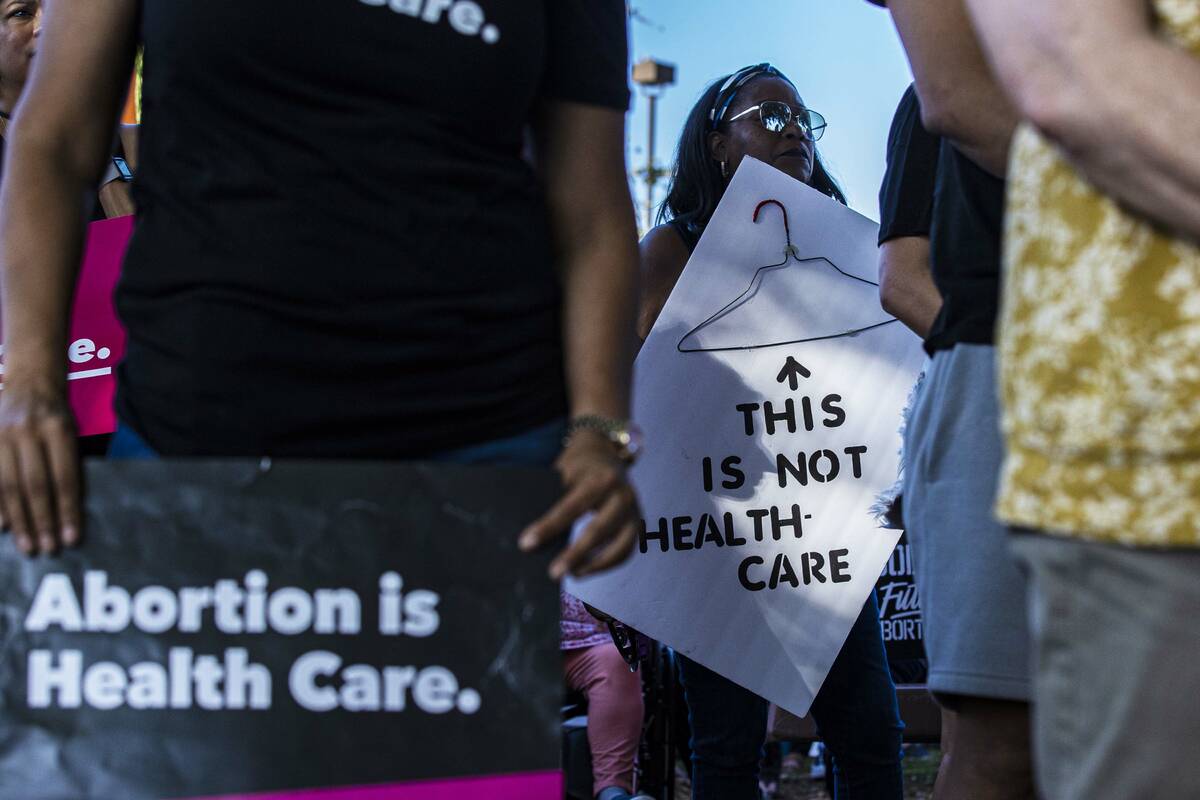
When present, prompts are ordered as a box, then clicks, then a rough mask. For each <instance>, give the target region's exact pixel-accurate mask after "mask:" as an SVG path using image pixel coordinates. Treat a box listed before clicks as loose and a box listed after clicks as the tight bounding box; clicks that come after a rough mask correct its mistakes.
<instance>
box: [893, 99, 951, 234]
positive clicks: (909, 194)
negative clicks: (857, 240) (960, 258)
mask: <svg viewBox="0 0 1200 800" xmlns="http://www.w3.org/2000/svg"><path fill="white" fill-rule="evenodd" d="M940 147H941V139H940V138H939V137H937V136H934V135H933V134H931V133H929V132H928V131H927V130H925V126H923V125H922V124H921V105H920V102H919V101H918V100H917V93H916V90H915V89H914V88H913V87H911V86H910V87H908V91H907V92H905V93H904V97H903V98H902V99H901V100H900V106H899V107H898V108H897V109H896V116H895V117H894V118H893V119H892V130H891V132H890V133H889V134H888V152H887V171H886V172H885V173H884V175H883V185H882V186H881V187H880V188H879V217H880V221H879V243H880V244H883V243H884V242H886V241H887V240H889V239H895V238H897V237H900V236H929V228H930V224H931V218H932V216H933V190H934V184H935V183H936V182H937V164H938V151H939V149H940Z"/></svg>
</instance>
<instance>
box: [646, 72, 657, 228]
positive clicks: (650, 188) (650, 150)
mask: <svg viewBox="0 0 1200 800" xmlns="http://www.w3.org/2000/svg"><path fill="white" fill-rule="evenodd" d="M647 97H648V99H649V100H650V138H649V141H647V142H646V230H650V229H651V228H653V227H654V184H656V183H658V170H657V169H655V167H654V134H655V132H656V130H655V129H656V128H657V122H658V95H656V94H649V93H647Z"/></svg>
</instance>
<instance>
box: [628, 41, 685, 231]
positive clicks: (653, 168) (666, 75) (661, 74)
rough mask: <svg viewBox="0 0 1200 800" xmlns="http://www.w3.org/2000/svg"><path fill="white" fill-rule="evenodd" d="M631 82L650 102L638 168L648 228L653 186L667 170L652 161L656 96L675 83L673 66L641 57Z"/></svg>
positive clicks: (652, 220) (652, 202)
mask: <svg viewBox="0 0 1200 800" xmlns="http://www.w3.org/2000/svg"><path fill="white" fill-rule="evenodd" d="M633 82H634V83H636V84H638V85H639V86H641V87H642V88H643V89H644V90H645V95H646V99H647V100H648V101H649V102H650V108H649V111H650V126H649V131H648V134H649V135H648V139H647V142H646V166H645V168H644V169H642V170H640V173H641V177H642V179H643V180H645V181H646V230H650V228H652V227H654V186H655V184H657V183H658V179H659V178H662V177H664V176H666V174H667V170H665V169H660V168H659V167H658V166H657V165H656V164H655V163H654V138H655V134H656V133H657V131H658V97H659V94H660V93H661V91H662V90H663V89H665V88H666V87H668V86H671V85H672V84H674V83H675V67H674V66H673V65H671V64H665V63H663V62H661V61H655V60H654V59H652V58H647V59H643V60H641V61H639V62H637V63H636V64H634V65H633ZM656 90H658V91H656Z"/></svg>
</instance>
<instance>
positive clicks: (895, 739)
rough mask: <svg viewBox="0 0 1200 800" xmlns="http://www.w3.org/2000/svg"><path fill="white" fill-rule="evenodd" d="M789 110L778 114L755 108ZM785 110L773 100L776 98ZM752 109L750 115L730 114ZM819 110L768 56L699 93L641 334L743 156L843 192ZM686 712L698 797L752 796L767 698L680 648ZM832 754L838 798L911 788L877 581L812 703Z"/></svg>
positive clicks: (645, 251)
mask: <svg viewBox="0 0 1200 800" xmlns="http://www.w3.org/2000/svg"><path fill="white" fill-rule="evenodd" d="M764 103H768V104H782V105H785V106H787V107H789V108H790V109H791V111H790V113H788V114H787V115H786V116H787V117H788V120H787V122H786V123H784V124H783V125H782V127H781V128H779V129H778V130H777V131H776V132H772V131H771V130H769V129H768V128H767V124H768V122H773V123H777V122H779V121H780V119H776V120H773V121H772V120H771V119H770V118H769V117H765V116H760V114H759V113H758V112H755V111H753V109H754V107H755V106H758V107H759V108H760V109H762V108H763V106H762V104H764ZM775 108H776V110H778V105H776V107H775ZM748 110H750V111H751V113H750V114H746V115H745V116H742V117H741V118H740V119H737V120H734V119H733V118H734V117H738V116H739V115H742V114H744V113H745V112H746V111H748ZM823 127H824V120H823V119H821V118H820V117H819V115H813V114H811V112H810V110H809V109H808V108H807V107H805V106H804V102H803V100H802V99H801V98H800V95H799V92H798V91H797V89H796V87H795V86H794V85H793V84H792V82H791V81H790V80H788V79H787V78H786V77H785V76H784V75H783V74H782V73H780V72H779V71H778V70H776V69H775V68H774V67H772V66H770V65H769V64H759V65H756V66H752V67H746V68H744V69H742V70H739V71H738V72H735V73H734V74H733V75H730V76H728V77H726V78H722V79H720V80H717V81H716V82H714V83H713V84H711V85H710V86H709V87H708V89H707V90H706V91H705V92H704V93H703V94H702V95H701V96H700V99H699V100H698V101H697V102H696V105H695V106H694V107H693V109H692V111H691V113H690V114H689V115H688V118H687V122H685V123H684V130H683V133H682V134H681V136H680V140H679V148H678V153H677V155H676V164H675V169H674V172H673V176H674V177H673V179H672V182H671V187H670V190H669V192H668V195H667V199H666V201H665V202H664V204H663V209H662V212H661V213H660V221H661V222H662V224H660V225H658V226H657V227H656V228H654V229H653V230H652V231H650V232H649V233H648V234H646V236H645V238H644V239H643V240H642V271H643V276H644V277H643V282H642V283H643V288H642V301H641V306H640V310H639V314H638V333H639V335H640V336H641V337H642V338H643V339H644V338H645V337H646V336H647V335H648V334H649V332H650V329H651V328H652V327H653V326H654V321H655V319H657V317H658V315H659V313H660V312H661V311H662V308H663V305H664V304H665V303H666V300H667V297H668V296H669V295H670V294H671V290H672V289H673V288H674V286H675V283H676V281H678V280H679V276H680V275H681V274H682V272H683V268H684V266H685V265H686V264H687V261H688V258H689V256H690V255H691V251H692V250H693V249H694V248H695V246H696V243H697V242H698V241H699V239H700V236H701V234H702V233H703V232H704V228H705V226H707V224H708V221H709V220H710V219H711V218H712V214H713V212H714V211H715V210H716V208H717V204H718V203H719V202H720V200H721V195H722V194H724V192H725V187H726V185H727V184H728V182H729V179H730V178H731V177H732V176H733V174H734V173H735V172H736V171H737V168H738V165H739V164H740V163H741V161H742V159H743V158H744V157H745V156H747V155H748V156H751V157H753V158H756V159H758V160H759V161H762V162H764V163H766V164H770V165H771V166H773V167H775V168H776V169H778V170H780V171H781V172H783V173H785V174H787V175H790V176H791V177H793V178H795V179H796V180H799V181H802V182H803V183H806V184H808V185H809V186H812V187H813V188H814V189H817V190H818V191H820V192H822V193H823V194H827V195H829V196H831V197H833V198H834V199H835V200H837V201H838V202H840V203H845V202H846V199H845V196H844V195H843V194H842V191H841V189H840V188H839V187H838V185H837V183H836V182H835V181H834V180H833V178H832V177H831V176H830V175H829V173H828V172H827V171H826V169H825V166H824V164H823V163H822V161H821V158H820V155H819V154H818V152H817V147H816V139H817V138H818V137H819V136H820V134H821V133H822V132H823ZM679 669H680V675H681V677H682V680H683V685H684V692H685V696H686V698H687V705H688V712H689V720H690V723H691V733H692V737H691V747H692V775H693V778H692V797H693V798H695V800H757V799H758V798H759V796H760V794H759V785H758V778H759V762H760V761H761V759H762V753H763V743H764V741H765V739H766V729H767V711H768V704H767V701H766V700H764V699H763V698H761V697H759V696H758V695H756V694H754V693H753V692H751V691H749V690H747V689H744V688H742V687H741V686H738V685H737V684H735V683H733V682H732V681H730V680H729V679H727V678H724V677H722V676H720V675H718V674H717V673H715V672H713V671H712V670H710V669H708V668H706V667H704V666H703V665H701V664H698V663H697V662H695V661H692V660H691V659H689V658H687V657H684V656H680V657H679ZM810 713H811V714H812V717H813V719H814V720H815V721H816V723H817V726H818V728H819V729H820V732H821V736H822V737H823V738H824V739H825V743H826V745H827V746H828V747H829V750H830V752H831V753H832V754H833V763H834V772H835V779H834V785H835V794H836V797H837V798H846V797H849V798H857V797H869V798H872V799H873V800H889V799H892V798H894V799H895V800H899V798H901V797H902V796H903V794H904V786H903V784H904V780H903V773H902V769H901V766H900V746H901V737H902V732H903V730H904V724H903V723H902V722H901V721H900V714H899V709H898V708H897V703H896V689H895V686H894V685H893V684H892V678H891V674H890V672H889V670H888V663H887V655H886V653H885V651H884V645H883V632H882V630H881V628H880V625H879V605H878V601H877V600H876V597H875V593H874V592H872V593H871V596H870V597H869V598H868V599H867V602H866V603H865V604H864V605H863V609H862V611H861V613H860V614H859V617H858V619H857V620H856V621H855V623H854V626H853V628H851V630H850V634H849V636H848V637H847V639H846V642H845V643H844V644H843V645H842V649H841V652H840V653H839V654H838V657H837V659H836V660H835V661H834V663H833V667H832V668H831V669H830V671H829V675H828V676H827V677H826V679H825V682H824V683H823V684H822V685H821V690H820V691H819V692H818V693H817V697H816V699H815V700H814V701H813V705H812V710H811V712H810Z"/></svg>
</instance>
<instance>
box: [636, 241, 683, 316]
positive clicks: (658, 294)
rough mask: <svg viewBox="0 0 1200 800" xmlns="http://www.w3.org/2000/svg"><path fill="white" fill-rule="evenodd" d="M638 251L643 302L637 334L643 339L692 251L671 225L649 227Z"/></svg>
mask: <svg viewBox="0 0 1200 800" xmlns="http://www.w3.org/2000/svg"><path fill="white" fill-rule="evenodd" d="M640 249H641V256H642V257H641V262H642V301H641V304H640V306H641V307H640V309H639V312H638V335H639V336H640V337H641V338H642V339H645V338H646V336H647V335H649V333H650V329H651V328H652V327H653V326H654V321H655V320H656V319H657V318H658V313H659V312H660V311H662V307H663V305H664V304H665V303H666V302H667V297H668V296H669V295H670V294H671V290H672V289H674V288H675V282H676V281H678V280H679V276H680V275H681V274H682V273H683V268H684V267H685V266H687V262H688V259H689V258H690V257H691V251H690V250H689V249H688V246H687V243H685V242H684V240H683V237H682V235H681V234H680V232H679V231H678V230H676V228H675V226H674V225H672V224H670V223H668V224H666V225H658V226H657V227H654V228H651V229H650V231H649V232H648V233H647V234H646V235H645V236H643V237H642V242H641V245H640Z"/></svg>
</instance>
